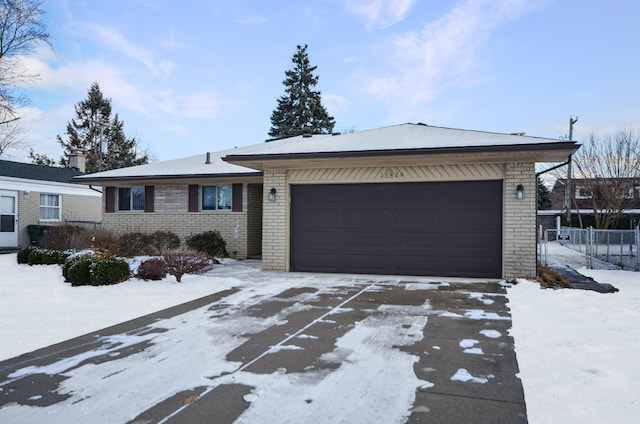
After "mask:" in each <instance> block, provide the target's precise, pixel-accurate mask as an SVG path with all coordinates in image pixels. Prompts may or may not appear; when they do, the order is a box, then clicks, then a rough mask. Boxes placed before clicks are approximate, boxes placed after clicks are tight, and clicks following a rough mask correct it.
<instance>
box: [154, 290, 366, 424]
mask: <svg viewBox="0 0 640 424" xmlns="http://www.w3.org/2000/svg"><path fill="white" fill-rule="evenodd" d="M376 284H378V283H376V282H373V283H371V284H369V285H367V286H366V287H364V288H363V289H362V290H360V291H359V292H357V293H356V294H354V295H353V296H351V297H350V298H348V299H347V300H345V301H344V302H342V303H340V304H339V305H337V306H335V307H333V308H331V309H330V310H329V311H328V312H326V313H325V314H323V315H322V316H320V317H318V318H316V319H314V320H313V321H311V322H310V323H309V324H307V325H305V326H304V327H302V328H301V329H299V330H298V331H296V332H295V333H293V334H290V335H289V336H287V337H286V338H284V339H282V340H281V341H280V342H278V343H276V344H275V345H273V346H270V347H269V348H268V349H267V350H265V351H264V352H262V353H261V354H260V355H258V356H257V357H255V358H254V359H252V360H251V361H249V362H247V363H246V364H244V365H242V366H240V367H238V368H236V369H235V370H234V371H232V372H230V373H229V374H225V375H224V376H221V377H223V378H229V377H230V376H233V375H234V374H237V373H239V372H242V371H244V370H245V369H247V368H248V367H250V366H251V365H253V364H255V363H256V362H258V361H259V360H261V359H262V358H264V357H265V356H267V355H269V354H270V353H273V352H274V351H276V350H278V349H280V348H281V347H282V346H283V345H284V344H286V343H288V342H289V341H291V340H293V339H294V338H296V337H298V336H299V335H301V334H303V333H304V332H306V331H307V330H308V329H309V328H311V327H313V326H314V325H316V324H318V323H320V322H322V321H323V320H324V319H325V318H327V317H328V316H329V315H332V314H335V313H336V311H337V310H340V309H341V308H343V307H344V306H345V305H347V304H348V303H349V302H351V301H353V300H354V299H356V298H358V297H359V296H361V295H362V294H363V293H365V292H367V291H368V290H370V289H371V288H372V287H375V286H376ZM221 377H218V378H221ZM218 386H219V385H215V384H212V385H209V386H207V387H206V389H205V390H204V391H203V392H202V393H200V395H199V396H198V397H199V398H202V397H204V396H206V395H207V394H209V393H211V392H212V391H213V390H214V389H215V388H216V387H218ZM190 405H192V403H187V404H185V405H183V406H181V407H180V408H178V409H176V410H175V411H173V412H172V413H170V414H169V415H167V416H165V417H164V418H163V419H162V420H160V421H158V424H165V423H167V422H168V420H170V419H171V418H173V417H175V416H176V415H178V414H180V413H181V412H182V411H184V410H185V409H187V408H188V407H189V406H190Z"/></svg>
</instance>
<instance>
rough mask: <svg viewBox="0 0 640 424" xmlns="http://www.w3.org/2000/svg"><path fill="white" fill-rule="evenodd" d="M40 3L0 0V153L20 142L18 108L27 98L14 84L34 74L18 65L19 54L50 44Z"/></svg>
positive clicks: (34, 76)
mask: <svg viewBox="0 0 640 424" xmlns="http://www.w3.org/2000/svg"><path fill="white" fill-rule="evenodd" d="M41 6H42V1H41V0H0V146H2V150H0V155H2V154H3V153H5V152H6V151H7V150H8V149H9V148H12V147H16V146H18V145H21V143H22V138H21V137H20V128H19V126H18V119H19V115H18V113H17V108H19V107H20V106H24V105H25V104H27V102H28V98H27V97H26V96H25V95H24V93H21V92H20V91H18V89H17V88H18V87H19V86H21V85H25V84H28V83H29V82H30V81H32V80H33V79H34V78H36V77H37V75H30V74H29V73H28V72H27V70H26V69H25V68H24V67H23V66H21V64H20V63H21V62H20V57H21V56H26V55H29V54H31V53H32V52H33V49H34V48H35V47H36V46H37V45H38V43H46V44H50V37H49V34H48V33H47V31H46V27H45V25H44V24H43V23H42V20H41V16H42V14H43V13H44V12H43V10H42V9H41Z"/></svg>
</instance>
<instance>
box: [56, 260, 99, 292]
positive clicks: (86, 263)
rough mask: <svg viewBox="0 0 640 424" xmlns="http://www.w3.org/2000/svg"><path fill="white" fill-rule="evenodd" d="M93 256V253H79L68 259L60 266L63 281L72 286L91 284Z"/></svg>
mask: <svg viewBox="0 0 640 424" xmlns="http://www.w3.org/2000/svg"><path fill="white" fill-rule="evenodd" d="M94 261H95V258H94V256H93V255H88V254H87V255H79V256H76V257H74V258H73V259H70V260H69V261H67V262H66V263H65V265H64V266H63V267H62V275H63V276H64V278H65V281H68V282H70V283H71V285H72V286H87V285H89V284H91V266H92V265H93V263H94Z"/></svg>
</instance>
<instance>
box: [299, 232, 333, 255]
mask: <svg viewBox="0 0 640 424" xmlns="http://www.w3.org/2000/svg"><path fill="white" fill-rule="evenodd" d="M292 241H293V242H294V243H295V245H296V246H298V249H300V251H303V252H304V251H316V250H320V251H322V250H324V249H330V250H336V246H337V245H339V243H340V233H338V232H336V231H302V232H299V233H296V234H294V235H293V237H292Z"/></svg>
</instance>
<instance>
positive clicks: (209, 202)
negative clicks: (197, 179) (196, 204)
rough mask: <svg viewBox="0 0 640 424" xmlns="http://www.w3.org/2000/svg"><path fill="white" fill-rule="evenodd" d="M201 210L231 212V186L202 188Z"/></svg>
mask: <svg viewBox="0 0 640 424" xmlns="http://www.w3.org/2000/svg"><path fill="white" fill-rule="evenodd" d="M202 210H203V211H215V210H231V186H230V185H218V186H202Z"/></svg>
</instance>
